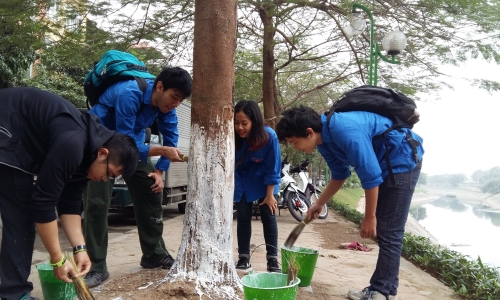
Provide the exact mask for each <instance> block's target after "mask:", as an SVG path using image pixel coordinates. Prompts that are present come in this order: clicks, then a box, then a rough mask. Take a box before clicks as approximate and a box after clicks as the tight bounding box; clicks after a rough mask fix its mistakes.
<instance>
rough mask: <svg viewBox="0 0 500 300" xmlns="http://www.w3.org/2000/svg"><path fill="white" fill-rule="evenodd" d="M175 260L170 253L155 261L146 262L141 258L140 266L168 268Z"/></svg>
mask: <svg viewBox="0 0 500 300" xmlns="http://www.w3.org/2000/svg"><path fill="white" fill-rule="evenodd" d="M174 262H175V260H174V258H173V257H172V255H170V254H168V255H167V256H165V257H164V258H162V259H160V260H159V261H157V262H153V263H152V262H148V261H145V260H143V259H141V267H143V268H146V269H154V268H159V267H161V268H162V269H170V268H171V267H172V265H173V264H174Z"/></svg>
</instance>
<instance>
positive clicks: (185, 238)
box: [165, 119, 242, 299]
mask: <svg viewBox="0 0 500 300" xmlns="http://www.w3.org/2000/svg"><path fill="white" fill-rule="evenodd" d="M215 123H216V124H218V125H219V126H220V128H217V129H219V131H216V132H220V133H225V132H228V135H225V134H218V135H216V136H215V138H214V139H212V138H211V137H212V136H214V135H213V134H208V132H207V131H206V130H205V129H204V128H203V127H199V126H198V124H192V126H191V137H192V138H191V149H190V153H189V167H188V170H189V171H188V175H189V176H188V195H187V203H186V214H185V217H184V230H183V234H182V242H181V246H180V248H179V254H178V256H177V261H176V263H175V264H174V266H173V268H172V269H171V270H170V272H169V273H168V274H167V276H166V278H165V280H168V281H175V280H184V281H195V284H196V290H197V292H198V294H199V295H200V298H201V296H202V295H204V294H205V295H206V296H208V297H216V298H218V297H220V298H222V299H237V298H238V297H237V295H236V293H235V289H239V290H241V289H242V286H241V283H240V279H239V277H238V274H237V273H236V269H235V267H234V260H233V237H232V224H233V190H234V138H233V131H234V127H233V122H232V120H226V121H221V120H220V119H218V120H216V121H215ZM214 127H215V126H214ZM214 127H212V128H211V129H212V130H214V129H215V128H214ZM217 129H215V130H217Z"/></svg>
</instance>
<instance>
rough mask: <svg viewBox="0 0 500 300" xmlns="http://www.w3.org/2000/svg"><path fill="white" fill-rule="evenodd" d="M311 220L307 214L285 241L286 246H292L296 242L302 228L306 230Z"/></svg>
mask: <svg viewBox="0 0 500 300" xmlns="http://www.w3.org/2000/svg"><path fill="white" fill-rule="evenodd" d="M310 222H311V221H310V220H309V219H308V218H307V215H306V216H305V217H304V220H302V222H300V223H299V225H297V226H295V228H294V229H293V230H292V232H291V233H290V235H289V236H288V238H287V239H286V241H285V247H286V248H291V247H292V246H293V244H295V241H296V240H297V238H298V237H299V235H300V233H301V232H302V230H304V227H306V225H307V224H309V223H310Z"/></svg>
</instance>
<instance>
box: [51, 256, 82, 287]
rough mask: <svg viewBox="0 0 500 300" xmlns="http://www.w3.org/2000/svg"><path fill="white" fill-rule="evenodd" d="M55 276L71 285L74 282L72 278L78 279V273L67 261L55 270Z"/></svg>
mask: <svg viewBox="0 0 500 300" xmlns="http://www.w3.org/2000/svg"><path fill="white" fill-rule="evenodd" d="M89 268H90V267H89ZM54 276H55V277H56V278H57V279H60V280H62V281H64V282H67V283H71V282H73V280H71V278H77V277H78V273H77V272H76V271H75V269H73V266H72V265H71V262H70V261H69V260H68V259H66V262H65V263H64V264H63V265H62V266H60V267H59V268H54Z"/></svg>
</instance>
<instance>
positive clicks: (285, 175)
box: [277, 156, 309, 222]
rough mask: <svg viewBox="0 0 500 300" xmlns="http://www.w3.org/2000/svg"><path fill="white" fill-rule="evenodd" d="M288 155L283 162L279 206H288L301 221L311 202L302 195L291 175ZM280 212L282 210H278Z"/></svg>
mask: <svg viewBox="0 0 500 300" xmlns="http://www.w3.org/2000/svg"><path fill="white" fill-rule="evenodd" d="M289 170H290V162H289V161H288V156H287V157H285V159H284V160H283V161H282V162H281V182H280V188H279V192H278V199H277V201H278V208H279V209H280V210H281V209H284V208H288V210H289V211H290V214H291V215H292V216H293V217H294V218H295V219H296V220H297V221H299V222H302V220H303V219H304V216H305V214H306V213H307V210H308V209H309V204H308V203H307V201H306V198H304V197H301V196H300V192H299V190H298V188H297V185H296V182H295V179H293V177H292V176H291V175H290V172H289ZM278 213H280V211H278Z"/></svg>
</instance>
